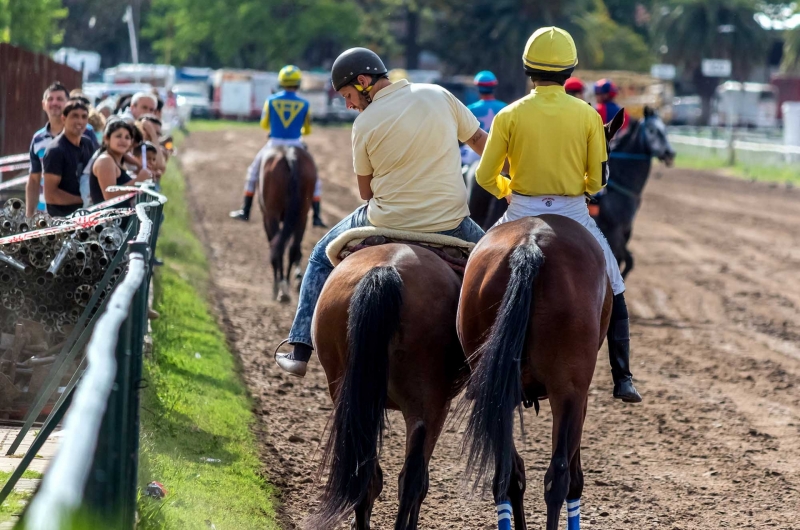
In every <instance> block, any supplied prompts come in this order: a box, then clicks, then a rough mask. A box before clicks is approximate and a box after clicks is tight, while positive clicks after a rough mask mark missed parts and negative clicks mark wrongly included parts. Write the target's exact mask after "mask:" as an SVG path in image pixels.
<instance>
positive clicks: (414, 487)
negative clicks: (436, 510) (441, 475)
mask: <svg viewBox="0 0 800 530" xmlns="http://www.w3.org/2000/svg"><path fill="white" fill-rule="evenodd" d="M406 429H407V431H408V432H407V433H406V461H405V464H404V465H403V470H402V471H401V472H400V478H399V481H398V488H397V489H398V492H399V496H400V508H399V510H398V512H397V521H396V522H395V525H394V529H395V530H416V528H417V522H418V520H419V510H420V508H421V507H422V501H423V500H425V496H426V495H427V494H428V462H427V458H426V455H425V439H426V437H427V429H426V427H425V424H424V423H423V422H422V421H419V420H416V421H414V422H413V423H411V422H409V421H406Z"/></svg>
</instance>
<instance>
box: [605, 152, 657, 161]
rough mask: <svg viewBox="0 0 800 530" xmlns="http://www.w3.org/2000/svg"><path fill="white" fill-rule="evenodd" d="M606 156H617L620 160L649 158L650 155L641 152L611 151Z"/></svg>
mask: <svg viewBox="0 0 800 530" xmlns="http://www.w3.org/2000/svg"><path fill="white" fill-rule="evenodd" d="M608 158H619V159H622V160H650V155H645V154H642V153H619V152H616V151H612V152H611V153H609V154H608Z"/></svg>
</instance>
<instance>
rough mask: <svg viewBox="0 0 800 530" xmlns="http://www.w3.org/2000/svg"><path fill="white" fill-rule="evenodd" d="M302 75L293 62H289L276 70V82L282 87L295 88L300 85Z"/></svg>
mask: <svg viewBox="0 0 800 530" xmlns="http://www.w3.org/2000/svg"><path fill="white" fill-rule="evenodd" d="M302 77H303V75H302V74H301V73H300V69H299V68H298V67H296V66H294V65H293V64H289V65H287V66H284V67H283V68H281V71H280V72H278V83H279V84H280V85H281V86H282V87H284V88H295V87H299V86H300V79H302Z"/></svg>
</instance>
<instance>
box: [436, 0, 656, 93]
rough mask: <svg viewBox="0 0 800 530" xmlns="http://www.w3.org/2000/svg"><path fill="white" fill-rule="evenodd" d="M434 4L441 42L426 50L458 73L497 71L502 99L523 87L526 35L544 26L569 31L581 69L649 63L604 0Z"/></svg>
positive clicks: (448, 0) (637, 39)
mask: <svg viewBox="0 0 800 530" xmlns="http://www.w3.org/2000/svg"><path fill="white" fill-rule="evenodd" d="M435 4H436V5H437V7H438V13H439V19H438V21H437V22H438V24H439V27H438V32H437V33H438V34H439V38H438V39H436V40H433V41H431V42H428V43H427V45H428V47H430V48H431V49H434V50H435V51H436V52H437V53H438V54H439V55H440V56H441V57H442V58H443V59H445V61H446V63H447V64H448V65H449V67H450V68H451V69H453V70H455V71H462V72H463V71H477V70H480V69H484V68H490V69H492V70H494V71H495V73H498V74H499V75H500V76H501V79H502V81H501V88H502V89H504V90H503V92H504V93H503V94H501V95H502V96H503V97H507V98H511V97H517V96H519V95H520V94H521V92H522V90H523V89H524V87H525V77H524V73H523V69H522V61H521V57H522V52H523V49H524V47H525V43H526V42H527V39H528V37H530V35H531V34H532V33H533V32H534V31H535V30H536V29H537V28H539V27H541V26H560V27H562V28H564V29H566V30H568V31H569V32H570V33H571V34H572V36H573V38H574V39H575V43H576V46H577V48H578V58H579V61H580V64H581V67H583V68H619V67H623V68H625V69H645V68H647V67H648V66H649V64H650V54H649V51H648V48H647V45H646V43H645V41H644V40H643V38H642V37H641V36H640V35H638V34H636V33H635V32H634V31H633V30H631V29H630V28H626V27H621V26H620V25H618V24H617V23H616V22H615V21H614V20H613V19H612V18H611V17H610V16H609V13H608V11H607V10H606V8H605V5H604V4H603V2H602V0H551V1H548V2H530V1H526V0H477V1H474V2H470V3H465V2H463V1H461V0H438V1H436V2H435ZM441 35H447V36H448V38H447V39H441V38H440V37H441ZM507 82H510V84H508V85H507V84H505V83H507Z"/></svg>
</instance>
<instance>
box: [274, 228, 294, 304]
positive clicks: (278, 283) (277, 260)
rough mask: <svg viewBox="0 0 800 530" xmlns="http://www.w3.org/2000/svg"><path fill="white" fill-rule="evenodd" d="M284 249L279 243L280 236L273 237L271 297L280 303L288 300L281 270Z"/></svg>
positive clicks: (287, 291) (285, 279)
mask: <svg viewBox="0 0 800 530" xmlns="http://www.w3.org/2000/svg"><path fill="white" fill-rule="evenodd" d="M285 249H286V247H285V245H284V244H283V243H282V242H281V241H280V235H277V236H275V238H274V239H273V240H272V244H271V249H270V259H271V261H272V270H273V278H274V283H273V285H272V289H273V292H272V294H273V296H275V300H276V301H277V302H280V303H282V304H283V303H286V302H288V301H289V300H290V297H289V282H288V280H287V278H286V275H285V274H284V268H283V265H284V263H283V261H284V260H283V254H284V251H285Z"/></svg>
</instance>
